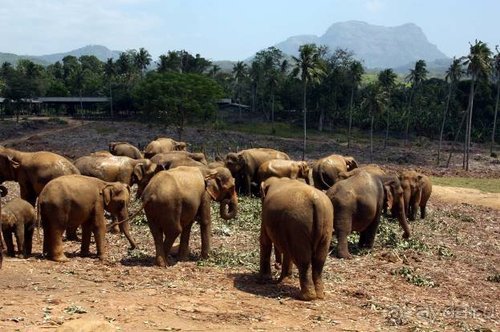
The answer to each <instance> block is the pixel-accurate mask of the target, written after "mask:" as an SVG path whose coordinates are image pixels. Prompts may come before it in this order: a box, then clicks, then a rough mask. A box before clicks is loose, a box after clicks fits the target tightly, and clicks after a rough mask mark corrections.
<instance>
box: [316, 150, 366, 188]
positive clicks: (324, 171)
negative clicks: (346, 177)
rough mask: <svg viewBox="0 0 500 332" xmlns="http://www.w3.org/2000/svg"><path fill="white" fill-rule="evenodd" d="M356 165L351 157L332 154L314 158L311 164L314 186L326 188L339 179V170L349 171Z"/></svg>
mask: <svg viewBox="0 0 500 332" xmlns="http://www.w3.org/2000/svg"><path fill="white" fill-rule="evenodd" d="M357 167H358V163H357V162H356V160H355V159H354V158H353V157H345V156H341V155H338V154H332V155H330V156H328V157H324V158H321V159H318V160H316V161H315V162H314V163H313V166H312V177H313V181H314V186H315V187H316V188H318V189H322V190H328V188H330V187H331V186H333V185H334V184H335V183H336V182H337V181H338V180H339V173H340V172H347V171H351V170H353V169H354V168H357Z"/></svg>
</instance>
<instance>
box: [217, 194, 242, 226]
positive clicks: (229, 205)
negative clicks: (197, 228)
mask: <svg viewBox="0 0 500 332" xmlns="http://www.w3.org/2000/svg"><path fill="white" fill-rule="evenodd" d="M219 212H220V217H221V218H222V219H224V220H229V219H233V218H234V217H236V213H237V212H238V196H237V195H236V191H234V190H233V194H232V195H231V198H228V199H224V200H223V201H221V202H220V210H219Z"/></svg>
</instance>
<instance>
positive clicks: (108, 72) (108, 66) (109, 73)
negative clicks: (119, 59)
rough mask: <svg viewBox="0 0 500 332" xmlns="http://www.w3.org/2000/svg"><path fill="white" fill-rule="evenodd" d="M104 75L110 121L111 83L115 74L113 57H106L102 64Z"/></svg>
mask: <svg viewBox="0 0 500 332" xmlns="http://www.w3.org/2000/svg"><path fill="white" fill-rule="evenodd" d="M104 75H105V77H106V79H107V80H108V83H109V109H110V114H111V121H113V92H112V89H111V83H112V81H113V78H114V77H115V75H116V68H115V64H114V63H113V58H108V60H107V61H106V63H105V64H104Z"/></svg>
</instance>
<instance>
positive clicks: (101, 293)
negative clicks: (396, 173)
mask: <svg viewBox="0 0 500 332" xmlns="http://www.w3.org/2000/svg"><path fill="white" fill-rule="evenodd" d="M70 125H80V123H70ZM2 126H3V124H0V128H2ZM45 129H46V128H45V127H44V126H40V127H39V128H38V130H42V131H43V130H45ZM49 129H50V130H53V128H49ZM31 130H33V129H32V128H30V129H29V130H27V131H22V130H18V131H17V132H15V133H14V134H15V135H16V136H18V137H23V136H25V135H28V136H29V137H26V138H27V140H22V141H19V142H17V143H16V142H11V143H12V145H13V146H15V147H16V148H19V149H22V150H40V149H46V150H51V151H55V152H58V153H61V154H64V155H66V156H69V157H71V158H74V157H78V156H80V155H83V154H86V153H88V152H91V151H94V150H99V149H105V148H106V146H107V143H108V142H109V141H111V140H117V139H119V140H129V141H131V142H132V143H135V144H137V143H141V144H142V145H144V144H145V143H147V141H149V140H150V139H152V138H153V137H154V136H155V135H157V134H162V135H167V136H168V135H171V136H173V137H176V135H175V134H174V132H173V131H170V130H164V129H163V128H161V127H152V128H148V127H147V126H146V125H142V124H137V125H136V124H130V123H128V124H124V123H115V124H109V123H86V124H84V125H83V126H79V127H75V128H72V129H71V130H66V131H59V132H57V133H54V134H52V133H45V132H42V133H41V134H38V135H34V134H33V132H32V131H31ZM14 134H12V133H11V134H9V135H14ZM3 135H4V134H3V131H2V132H0V140H2V139H7V138H12V136H9V137H5V136H4V137H2V136H3ZM184 139H185V140H186V141H188V142H191V143H192V144H193V145H192V147H191V148H192V150H198V149H203V148H204V149H205V151H206V152H207V153H208V155H209V156H212V155H214V154H215V153H217V152H220V153H225V152H226V151H228V149H236V147H239V148H244V147H248V146H252V145H253V146H259V145H260V146H274V147H277V148H279V149H282V150H284V151H286V152H289V153H290V154H291V155H292V156H294V157H297V158H298V157H299V156H300V152H301V151H300V146H301V142H300V140H299V141H297V140H294V139H276V138H273V137H265V136H249V135H245V134H239V133H230V134H227V133H214V132H211V131H209V130H195V129H190V130H188V132H187V133H186V136H185V137H184ZM0 144H1V143H0ZM428 144H429V145H430V144H431V143H428ZM432 148H433V146H426V147H424V148H419V149H413V150H408V149H406V148H404V147H403V146H402V144H400V143H399V142H393V144H391V146H390V147H389V151H388V152H384V153H381V152H379V153H378V157H377V160H376V162H379V163H381V164H384V165H385V166H386V167H387V168H388V169H400V168H402V167H409V165H399V164H391V163H388V162H387V160H388V158H395V159H394V160H398V158H402V159H400V160H403V159H404V158H407V156H409V155H411V156H412V158H414V159H412V160H411V161H410V164H411V165H413V166H415V167H417V168H418V169H420V170H422V171H425V172H426V173H428V174H432V175H439V174H445V175H457V174H458V175H459V176H460V175H463V174H462V173H461V171H457V170H456V169H451V170H447V171H444V170H443V169H441V168H436V167H431V166H426V165H431V163H432V161H431V160H432V158H433V155H432V153H433V152H432V151H433V149H432ZM313 149H314V151H315V152H314V153H311V154H310V157H312V158H315V157H319V156H320V155H324V154H327V153H331V152H340V153H346V150H345V147H344V146H343V145H342V144H338V142H337V141H336V140H335V139H323V140H319V139H316V140H314V141H313V142H311V150H313ZM365 150H366V147H365V146H361V145H359V146H356V147H355V150H354V151H352V155H354V156H355V157H356V158H358V159H360V160H361V161H362V162H368V160H367V159H366V153H364V151H365ZM475 156H476V158H475V160H474V163H473V168H474V169H475V171H473V172H472V176H473V177H477V178H478V177H489V178H494V177H496V178H498V177H499V175H500V169H499V165H498V164H497V163H495V161H494V160H490V159H489V158H488V157H486V154H485V153H481V150H480V149H479V148H476V150H475ZM458 160H459V158H458V157H457V161H458ZM492 161H493V163H492ZM469 176H470V174H469ZM7 186H8V188H9V189H10V191H11V193H10V195H9V196H8V197H7V200H8V199H10V198H11V197H13V196H14V195H16V194H17V185H16V184H15V183H12V182H9V183H7ZM457 195H458V194H457ZM466 202H468V200H467V197H466V196H465V197H463V199H462V203H461V204H457V203H449V202H448V201H447V200H439V199H438V198H437V197H435V196H432V197H431V200H430V203H429V214H428V217H427V219H426V220H419V221H416V222H413V223H412V224H411V226H412V229H413V232H414V236H413V237H412V239H410V240H408V241H405V240H402V239H401V233H402V231H401V229H400V228H399V226H398V224H397V222H395V221H393V220H386V219H384V220H383V222H382V226H381V227H380V230H379V234H378V236H377V239H376V245H375V248H374V249H373V250H371V251H361V252H360V251H357V250H356V246H355V243H356V235H352V236H351V244H352V245H351V248H350V250H351V252H353V253H354V254H355V258H354V259H353V260H339V259H336V258H335V257H334V255H332V257H330V258H329V259H328V260H327V263H326V266H325V271H324V278H325V282H326V285H325V289H326V291H327V292H326V299H325V300H322V301H313V302H309V303H307V302H301V301H297V300H296V299H295V295H296V294H297V292H298V278H297V277H295V278H293V279H292V280H290V281H287V282H286V283H285V284H281V285H275V284H269V285H261V284H258V283H257V282H256V272H257V271H258V260H259V253H258V232H259V226H260V201H259V200H258V199H250V198H246V197H240V213H239V216H238V218H237V219H235V220H232V221H230V222H225V221H223V220H221V219H219V218H218V217H216V216H217V213H216V210H214V213H213V216H214V217H213V222H214V226H213V243H212V255H211V257H210V259H208V260H206V261H201V260H199V253H200V238H199V228H198V227H197V226H195V227H194V228H193V233H192V239H191V243H190V247H191V252H192V254H191V259H190V261H188V262H181V263H178V264H176V265H175V266H172V267H169V268H158V267H155V266H154V265H153V262H154V260H153V256H154V247H153V241H152V237H151V235H150V233H149V229H148V227H147V224H146V220H145V219H144V217H142V216H139V217H138V218H136V219H135V220H134V223H133V225H132V235H133V236H134V238H135V239H136V241H137V243H138V244H139V246H140V248H139V249H136V250H133V251H129V250H127V245H128V243H127V241H126V239H125V238H123V237H121V236H120V235H115V234H109V235H108V236H107V240H108V248H109V259H108V260H107V261H105V262H99V261H98V260H97V259H95V258H80V257H78V252H79V244H78V243H71V242H66V243H65V246H66V252H67V253H68V254H69V256H70V257H71V260H70V261H69V262H68V263H62V264H58V263H54V262H50V261H47V260H45V259H43V258H41V257H40V254H39V253H40V252H41V242H40V239H39V238H36V235H35V241H34V249H33V251H34V253H35V256H34V257H32V258H30V259H28V260H22V259H12V258H10V259H7V260H5V261H4V268H3V269H2V270H1V272H0V285H1V286H0V287H2V293H3V296H2V298H3V300H2V302H0V329H1V330H16V329H19V330H42V329H43V330H46V329H47V328H55V327H57V326H58V325H60V324H61V323H63V322H64V321H67V320H71V319H75V318H80V317H96V318H101V319H105V320H107V321H109V322H111V323H112V324H113V325H115V326H117V327H120V328H121V329H122V330H125V331H136V330H157V331H168V330H206V329H221V328H222V329H226V330H227V329H236V328H242V327H243V328H245V329H258V330H260V329H290V330H304V329H306V330H312V329H317V328H319V329H323V330H349V331H352V330H359V331H367V330H389V329H391V330H403V331H408V330H409V331H432V330H443V329H447V330H459V331H495V330H498V329H499V328H500V321H499V312H498V310H500V308H499V307H498V295H499V291H498V289H499V288H498V287H499V284H498V283H499V281H500V270H499V266H500V255H499V252H500V241H499V240H500V226H499V225H500V213H499V210H498V208H497V209H494V208H487V207H479V206H476V205H470V204H467V203H466ZM137 208H138V203H136V204H135V205H134V207H133V210H135V209H137ZM214 208H216V207H215V206H214ZM93 248H94V247H91V249H93ZM94 250H95V249H94ZM332 250H333V253H334V251H335V245H333V246H332Z"/></svg>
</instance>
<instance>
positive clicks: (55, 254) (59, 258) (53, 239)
mask: <svg viewBox="0 0 500 332" xmlns="http://www.w3.org/2000/svg"><path fill="white" fill-rule="evenodd" d="M47 233H48V247H47V248H48V256H49V258H50V259H52V260H54V261H56V262H66V261H68V258H67V257H66V255H64V252H63V241H62V236H63V233H64V228H61V229H58V228H57V227H54V226H49V227H48V228H47Z"/></svg>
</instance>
